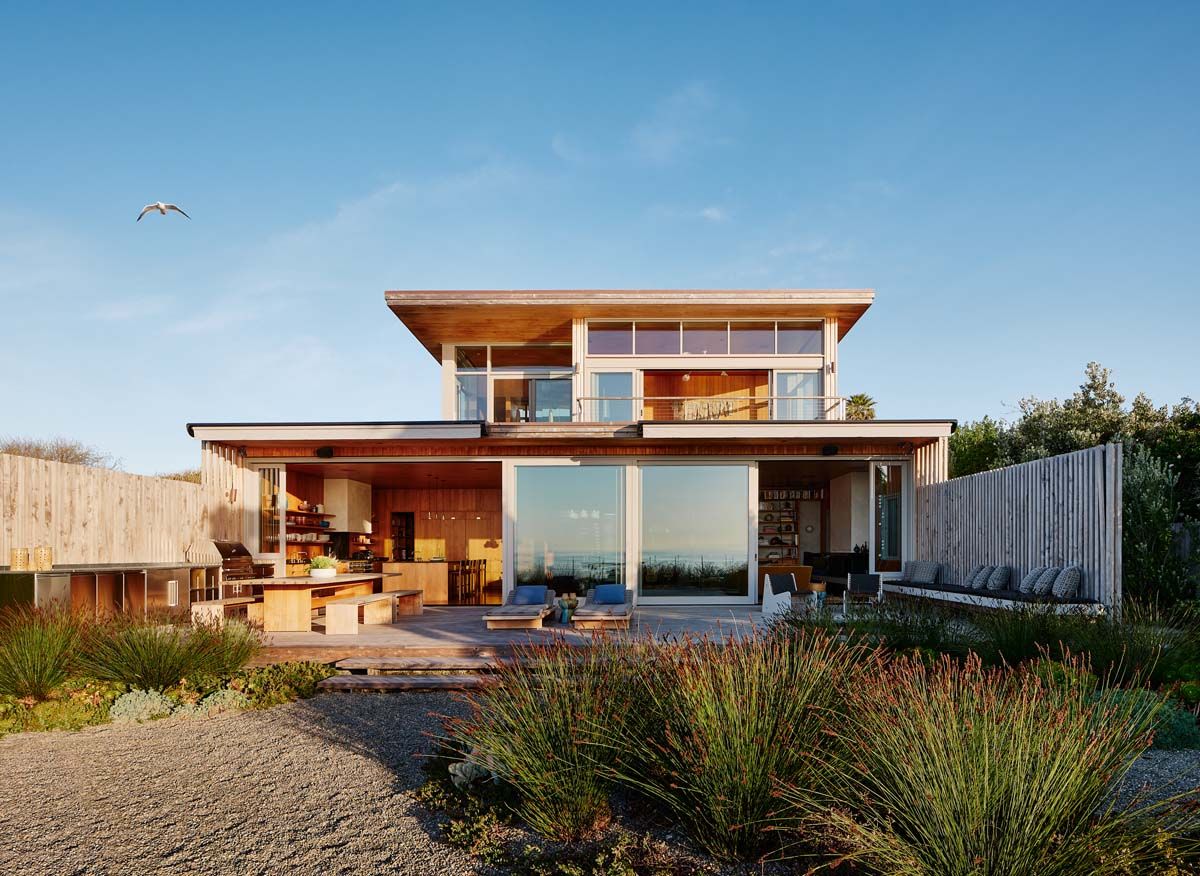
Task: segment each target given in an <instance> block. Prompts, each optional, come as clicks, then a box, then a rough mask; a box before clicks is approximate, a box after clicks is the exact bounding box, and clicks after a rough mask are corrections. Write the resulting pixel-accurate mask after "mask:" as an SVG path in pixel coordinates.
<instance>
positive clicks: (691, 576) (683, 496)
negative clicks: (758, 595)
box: [638, 465, 750, 597]
mask: <svg viewBox="0 0 1200 876" xmlns="http://www.w3.org/2000/svg"><path fill="white" fill-rule="evenodd" d="M641 472H642V556H641V564H640V569H639V575H638V584H639V586H640V588H641V591H640V592H641V594H642V595H643V596H742V597H744V596H746V595H747V594H748V592H749V591H748V574H749V556H750V539H749V513H750V512H749V490H750V470H749V468H748V467H747V466H744V465H647V466H643V467H642V470H641Z"/></svg>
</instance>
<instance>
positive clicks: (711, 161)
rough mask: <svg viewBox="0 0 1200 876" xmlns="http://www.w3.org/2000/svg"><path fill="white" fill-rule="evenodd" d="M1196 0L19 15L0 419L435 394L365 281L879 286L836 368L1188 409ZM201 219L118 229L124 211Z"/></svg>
mask: <svg viewBox="0 0 1200 876" xmlns="http://www.w3.org/2000/svg"><path fill="white" fill-rule="evenodd" d="M1198 38H1200V5H1197V4H1195V3H1179V4H1172V3H1166V2H1163V3H1155V4H1147V5H1139V4H1094V3H1092V4H1076V5H1071V4H1054V5H1053V6H1052V8H1050V9H1046V8H1045V4H1029V5H1027V6H1020V5H1016V4H989V5H987V6H985V5H984V4H940V5H917V4H895V3H881V4H873V3H842V4H826V5H800V4H791V3H789V4H780V5H778V6H769V5H766V4H758V5H755V6H753V7H750V6H743V5H734V4H730V5H709V4H697V3H687V4H680V5H677V6H670V5H666V4H660V5H654V6H653V7H651V6H650V5H648V4H629V5H625V4H619V3H606V4H602V5H601V4H597V5H595V6H594V7H593V10H592V11H590V12H589V11H587V10H586V9H584V8H583V6H582V5H581V4H546V5H543V6H533V5H524V4H503V5H495V4H491V5H485V4H471V5H459V6H448V5H443V4H422V5H417V4H369V3H358V4H353V5H351V4H337V5H334V4H321V5H317V4H313V5H310V6H305V5H302V4H292V5H289V6H287V7H282V6H280V7H277V8H270V7H269V6H268V5H267V4H250V5H246V4H239V5H219V4H204V6H203V9H202V10H197V11H195V12H192V11H190V10H185V11H180V10H176V9H171V8H170V7H167V6H163V5H162V4H145V5H141V6H138V5H132V4H123V5H121V6H120V7H119V8H118V7H109V6H99V5H80V6H70V5H66V4H54V5H49V4H37V5H35V4H26V5H25V6H24V7H18V6H15V5H14V6H8V7H6V10H5V14H4V25H3V27H2V28H0V107H3V109H2V112H3V119H4V124H3V135H2V136H0V298H2V299H3V305H4V309H3V313H4V320H3V329H2V332H3V334H2V335H0V337H2V338H3V340H2V341H0V367H2V371H0V373H2V374H3V375H4V376H3V385H2V386H0V389H2V390H3V392H2V393H0V395H2V399H0V411H2V413H0V434H28V435H42V436H49V435H54V434H64V435H68V436H71V437H76V438H79V439H81V440H84V441H86V442H88V443H90V444H94V445H97V446H99V447H101V448H103V449H106V450H108V451H110V452H112V453H114V454H116V455H118V456H120V457H122V458H123V459H124V462H125V466H126V468H128V469H129V470H131V471H140V472H156V471H164V470H169V469H175V468H182V467H187V466H190V465H194V464H195V463H196V461H197V459H198V448H197V447H196V446H195V444H194V443H193V442H192V441H191V440H190V439H188V438H187V436H186V434H185V432H184V428H183V427H184V423H185V422H187V421H189V420H244V419H262V420H272V419H284V420H309V419H312V420H321V419H334V420H336V419H406V418H411V419H421V418H429V417H431V416H437V414H438V401H437V381H436V374H435V370H434V369H435V366H434V363H433V360H432V359H431V358H430V357H429V356H428V354H427V353H425V352H424V351H423V350H422V349H421V348H420V347H419V346H418V345H417V344H416V342H415V341H414V340H413V339H412V338H411V336H409V335H408V333H407V331H406V330H405V329H404V328H403V326H402V325H401V324H400V323H399V322H398V321H397V320H396V319H395V318H394V317H392V316H391V314H390V313H389V312H388V311H387V310H386V308H385V307H384V305H383V292H384V290H385V289H390V288H471V287H500V288H522V287H531V288H536V287H584V288H587V287H618V288H619V287H642V288H645V287H716V288H720V287H806V286H817V287H863V286H869V287H874V288H875V289H877V290H878V298H877V302H876V304H875V306H874V307H873V308H872V309H871V311H870V312H868V314H867V317H866V318H865V319H864V320H863V321H862V322H861V323H860V324H859V325H858V326H857V327H856V328H855V329H854V331H853V332H851V333H850V335H849V336H848V337H847V338H846V340H845V342H844V343H843V348H842V351H841V356H842V358H841V363H840V381H841V389H842V391H843V392H845V393H849V392H853V391H859V390H861V391H865V392H868V393H870V394H871V395H873V396H874V397H875V398H876V399H877V400H878V408H879V414H880V415H881V416H885V417H956V418H959V419H964V420H966V419H974V418H977V417H979V416H981V415H983V414H985V413H991V414H994V415H996V414H999V415H1003V414H1005V413H1009V412H1011V411H1012V410H1013V406H1014V405H1015V403H1016V402H1017V400H1018V399H1019V398H1021V397H1022V396H1025V395H1031V394H1033V395H1040V396H1062V395H1066V394H1069V393H1070V392H1071V391H1072V390H1073V388H1074V387H1075V386H1076V385H1077V384H1078V383H1079V381H1080V379H1081V376H1082V371H1083V366H1084V364H1085V363H1086V362H1087V361H1088V360H1091V359H1098V360H1100V361H1101V362H1103V363H1104V364H1106V365H1108V366H1109V367H1111V368H1113V369H1114V371H1115V372H1116V377H1117V380H1118V386H1119V387H1120V388H1121V389H1123V390H1124V391H1126V393H1127V394H1130V395H1132V394H1133V392H1135V391H1136V390H1138V389H1144V390H1146V391H1147V392H1149V393H1150V394H1151V396H1152V397H1153V398H1154V399H1155V400H1156V401H1158V402H1160V403H1164V402H1174V401H1177V400H1178V399H1179V397H1180V396H1183V395H1195V394H1196V389H1197V387H1196V376H1197V373H1200V368H1198V367H1197V361H1198V357H1197V353H1196V343H1197V342H1196V322H1197V318H1198V317H1200V304H1198V303H1197V300H1198V299H1197V292H1198V288H1197V287H1198V283H1197V279H1196V254H1197V251H1200V245H1198V244H1200V218H1198V216H1200V213H1198V211H1197V203H1198V195H1200V170H1198V167H1200V163H1198V162H1197V155H1200V109H1198V102H1197V100H1196V95H1197V93H1200V53H1197V51H1196V45H1197V43H1198V41H1200V40H1198ZM158 199H162V200H165V201H175V202H177V203H179V204H181V205H182V206H183V207H184V209H186V210H188V212H189V213H190V214H191V215H192V217H193V221H192V222H190V223H189V222H187V221H186V220H184V219H182V218H181V217H178V216H171V217H167V218H165V219H164V218H163V217H161V216H150V217H147V219H146V220H143V221H142V222H141V223H138V224H135V223H134V221H133V220H134V218H135V217H136V215H137V212H138V210H139V209H140V208H141V206H142V205H143V204H145V203H147V202H148V201H153V200H158Z"/></svg>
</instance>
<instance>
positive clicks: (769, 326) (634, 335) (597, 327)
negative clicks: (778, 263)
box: [492, 320, 824, 367]
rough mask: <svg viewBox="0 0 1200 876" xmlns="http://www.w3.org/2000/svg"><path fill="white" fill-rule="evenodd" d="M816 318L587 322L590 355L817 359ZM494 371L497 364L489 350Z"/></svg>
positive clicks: (819, 350)
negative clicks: (792, 357)
mask: <svg viewBox="0 0 1200 876" xmlns="http://www.w3.org/2000/svg"><path fill="white" fill-rule="evenodd" d="M823 329H824V326H823V324H822V323H821V322H820V321H819V320H680V321H673V320H636V321H632V322H630V321H626V322H618V321H612V322H609V321H600V322H591V321H589V322H588V329H587V352H588V355H589V356H631V355H637V356H809V355H812V356H820V355H821V354H822V352H823V351H824V343H823V337H824V331H823ZM492 355H493V367H494V365H495V361H494V357H495V352H494V351H493V354H492Z"/></svg>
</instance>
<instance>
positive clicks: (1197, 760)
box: [1118, 750, 1200, 802]
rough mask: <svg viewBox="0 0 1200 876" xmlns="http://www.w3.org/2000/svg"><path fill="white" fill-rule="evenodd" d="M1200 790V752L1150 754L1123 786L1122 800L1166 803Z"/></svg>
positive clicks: (1143, 758)
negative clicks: (1172, 798)
mask: <svg viewBox="0 0 1200 876" xmlns="http://www.w3.org/2000/svg"><path fill="white" fill-rule="evenodd" d="M1198 790H1200V751H1191V750H1189V751H1148V752H1146V753H1145V754H1144V755H1142V756H1141V757H1140V758H1139V759H1138V762H1137V763H1135V764H1134V765H1133V767H1132V769H1130V770H1129V773H1128V774H1127V775H1126V776H1125V781H1124V782H1122V783H1121V789H1120V793H1119V796H1118V799H1120V800H1125V801H1128V800H1130V799H1132V798H1134V797H1136V798H1138V799H1140V800H1143V801H1147V802H1148V801H1150V800H1165V799H1167V798H1168V797H1173V796H1176V795H1178V794H1185V793H1189V792H1196V791H1198Z"/></svg>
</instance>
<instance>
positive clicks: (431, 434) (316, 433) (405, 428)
mask: <svg viewBox="0 0 1200 876" xmlns="http://www.w3.org/2000/svg"><path fill="white" fill-rule="evenodd" d="M187 432H188V434H189V435H191V436H192V437H193V438H199V439H200V440H202V441H218V442H221V443H226V444H238V443H248V442H271V441H283V442H287V443H289V444H291V443H301V444H303V443H323V442H329V441H469V440H472V439H479V438H480V437H482V435H483V423H481V422H479V421H477V420H470V421H464V422H458V421H445V420H429V421H420V422H362V423H188V424H187Z"/></svg>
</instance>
